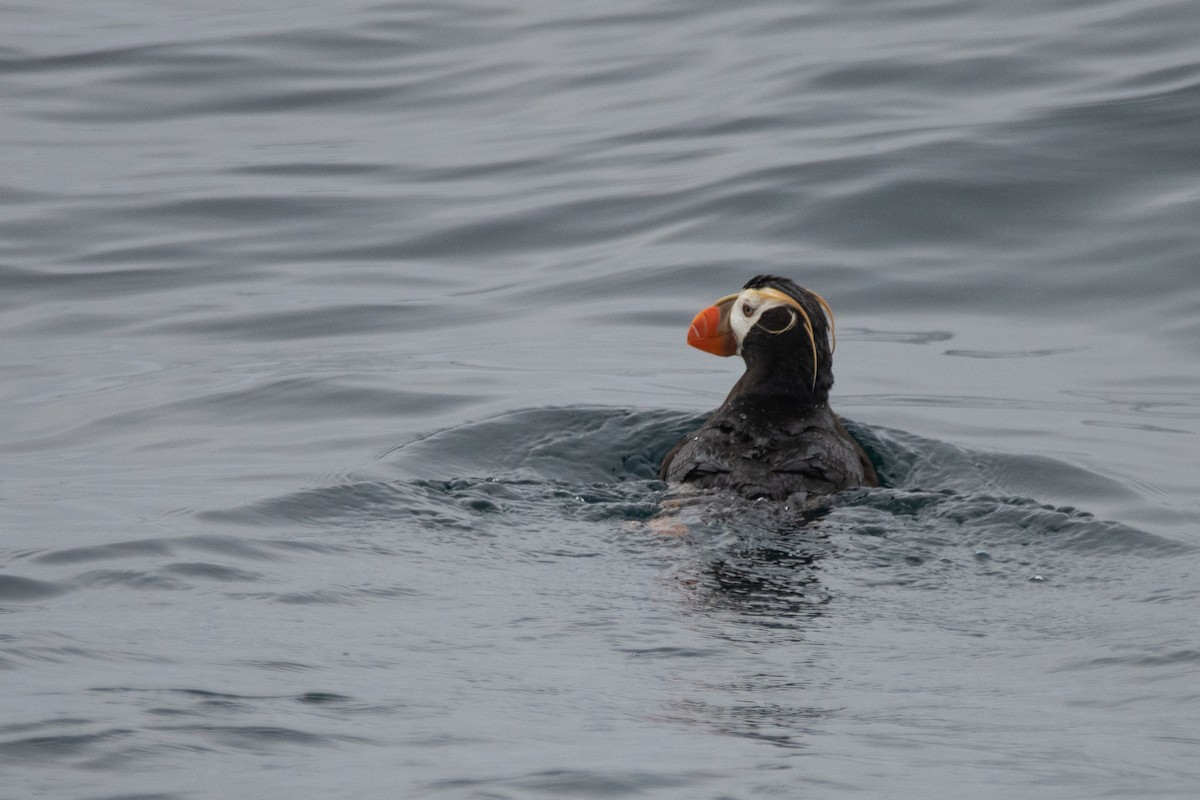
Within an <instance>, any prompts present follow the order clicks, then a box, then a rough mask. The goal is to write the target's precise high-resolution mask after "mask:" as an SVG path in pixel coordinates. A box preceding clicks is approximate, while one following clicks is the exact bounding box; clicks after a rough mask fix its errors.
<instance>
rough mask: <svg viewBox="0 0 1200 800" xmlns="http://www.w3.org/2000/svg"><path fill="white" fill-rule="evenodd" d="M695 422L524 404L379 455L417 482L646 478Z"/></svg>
mask: <svg viewBox="0 0 1200 800" xmlns="http://www.w3.org/2000/svg"><path fill="white" fill-rule="evenodd" d="M700 419H702V417H697V416H696V415H695V414H683V413H679V412H670V411H634V410H625V409H612V408H543V409H529V410H523V411H515V412H512V413H510V414H504V415H502V416H499V417H494V418H492V419H488V420H482V421H480V422H478V423H474V424H469V425H463V426H460V427H458V428H452V429H448V430H444V431H439V432H437V433H433V434H431V435H429V436H426V437H423V438H421V439H418V440H416V441H413V442H409V443H406V444H403V445H400V446H399V447H396V448H393V449H392V450H389V451H386V452H385V453H384V456H385V457H387V458H389V459H392V460H395V461H397V462H398V466H399V467H400V468H401V469H403V470H404V471H406V472H412V473H417V475H416V477H420V478H423V479H429V478H437V477H445V478H449V479H454V478H462V477H464V476H470V475H480V474H483V475H487V474H491V475H495V476H505V477H510V478H520V477H526V478H530V479H545V480H558V481H579V482H609V481H613V482H615V481H622V480H631V479H642V480H646V479H653V478H655V477H656V476H657V474H658V464H659V462H660V461H661V460H662V456H663V455H665V454H666V452H667V450H669V449H670V448H671V447H672V446H673V445H674V444H675V442H677V441H678V440H679V439H680V438H681V437H682V436H683V435H684V434H685V433H687V432H688V431H689V430H692V429H693V428H694V426H695V425H696V424H698V422H699V420H700ZM422 473H423V474H422ZM430 473H432V474H430Z"/></svg>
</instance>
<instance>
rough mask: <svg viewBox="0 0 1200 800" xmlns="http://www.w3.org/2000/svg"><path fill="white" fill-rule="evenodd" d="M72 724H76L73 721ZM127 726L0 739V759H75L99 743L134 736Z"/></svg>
mask: <svg viewBox="0 0 1200 800" xmlns="http://www.w3.org/2000/svg"><path fill="white" fill-rule="evenodd" d="M72 727H76V726H74V725H72ZM135 735H136V732H135V731H133V730H131V729H129V728H108V729H105V730H100V731H95V732H92V733H61V734H46V735H42V736H25V737H18V738H12V739H0V761H7V762H9V763H14V764H18V763H19V764H25V763H31V762H32V763H42V764H47V763H57V762H62V761H74V760H77V759H78V758H80V757H82V756H86V755H88V754H90V753H91V752H93V751H94V750H96V749H97V748H99V747H101V746H111V745H112V744H114V743H116V742H120V741H123V740H127V739H129V738H131V737H132V736H135Z"/></svg>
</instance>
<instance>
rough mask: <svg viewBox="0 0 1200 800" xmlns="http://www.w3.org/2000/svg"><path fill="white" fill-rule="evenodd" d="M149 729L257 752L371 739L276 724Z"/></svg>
mask: <svg viewBox="0 0 1200 800" xmlns="http://www.w3.org/2000/svg"><path fill="white" fill-rule="evenodd" d="M150 730H154V731H160V732H162V733H172V734H178V733H182V734H187V735H188V736H189V737H191V736H196V737H198V738H199V739H200V740H202V741H208V742H210V743H211V744H212V745H214V746H216V747H219V748H222V749H228V748H233V749H237V750H241V749H246V750H249V751H250V752H254V753H259V754H266V753H272V752H276V751H278V750H279V749H280V748H286V747H291V746H295V745H302V746H308V747H329V746H331V745H333V744H335V743H345V742H347V741H355V742H360V743H368V742H370V741H371V740H370V739H368V738H367V737H358V736H333V735H329V734H320V733H312V732H311V731H306V730H301V729H299V728H288V727H283V726H276V725H156V726H150Z"/></svg>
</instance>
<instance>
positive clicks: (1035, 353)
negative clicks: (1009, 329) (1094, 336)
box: [942, 347, 1080, 359]
mask: <svg viewBox="0 0 1200 800" xmlns="http://www.w3.org/2000/svg"><path fill="white" fill-rule="evenodd" d="M1079 349H1080V348H1078V347H1060V348H1057V349H1053V348H1045V349H1041V350H944V351H942V355H947V356H957V357H960V358H985V359H987V358H1045V357H1046V356H1057V355H1061V354H1063V353H1074V352H1076V351H1077V350H1079Z"/></svg>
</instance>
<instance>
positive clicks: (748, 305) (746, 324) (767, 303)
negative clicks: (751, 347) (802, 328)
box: [729, 289, 796, 354]
mask: <svg viewBox="0 0 1200 800" xmlns="http://www.w3.org/2000/svg"><path fill="white" fill-rule="evenodd" d="M780 306H782V307H784V308H787V309H788V313H789V314H791V315H792V321H791V324H790V325H789V326H788V327H791V325H795V324H796V312H795V311H794V310H793V309H791V308H790V307H789V304H788V303H785V302H784V301H782V300H780V299H778V298H775V297H771V296H769V295H764V294H763V293H762V292H760V291H758V290H757V289H746V290H744V291H743V292H742V293H741V294H739V295H738V296H737V299H736V300H734V301H733V307H732V308H730V309H729V329H730V330H732V331H733V336H734V338H735V339H737V344H738V353H739V354H740V353H741V352H742V342H743V341H745V339H746V335H747V334H748V333H750V329H751V328H753V327H754V326H755V325H757V324H758V321H759V320H760V319H761V318H762V315H763V314H765V313H766V312H768V311H770V310H771V309H772V308H779V307H780ZM785 330H786V328H785ZM778 332H779V333H782V331H778Z"/></svg>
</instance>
